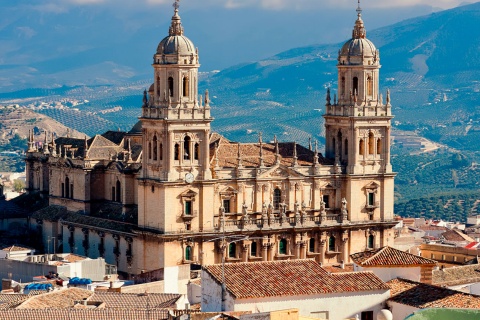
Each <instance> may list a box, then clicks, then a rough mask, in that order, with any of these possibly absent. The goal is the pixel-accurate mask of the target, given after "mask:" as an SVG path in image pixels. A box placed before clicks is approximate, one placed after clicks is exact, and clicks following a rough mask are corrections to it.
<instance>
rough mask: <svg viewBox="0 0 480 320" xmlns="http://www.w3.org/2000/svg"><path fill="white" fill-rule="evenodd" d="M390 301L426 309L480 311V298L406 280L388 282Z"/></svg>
mask: <svg viewBox="0 0 480 320" xmlns="http://www.w3.org/2000/svg"><path fill="white" fill-rule="evenodd" d="M387 285H388V286H389V287H390V289H391V291H390V299H389V301H393V302H397V303H401V304H404V305H408V306H412V307H416V308H420V309H424V308H465V309H480V296H476V295H473V294H468V293H463V292H459V291H455V290H451V289H447V288H442V287H438V286H434V285H428V284H425V283H420V282H415V281H411V280H405V279H393V280H390V281H388V282H387Z"/></svg>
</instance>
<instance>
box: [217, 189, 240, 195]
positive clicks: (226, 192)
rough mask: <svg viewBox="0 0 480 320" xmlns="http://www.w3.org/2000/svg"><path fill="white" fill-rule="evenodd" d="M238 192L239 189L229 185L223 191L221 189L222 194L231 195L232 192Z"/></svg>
mask: <svg viewBox="0 0 480 320" xmlns="http://www.w3.org/2000/svg"><path fill="white" fill-rule="evenodd" d="M237 192H238V190H236V189H235V188H233V187H227V188H225V189H223V190H222V191H220V194H221V195H231V194H235V193H237Z"/></svg>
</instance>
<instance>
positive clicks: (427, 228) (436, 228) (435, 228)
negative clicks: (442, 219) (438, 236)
mask: <svg viewBox="0 0 480 320" xmlns="http://www.w3.org/2000/svg"><path fill="white" fill-rule="evenodd" d="M418 229H420V230H422V231H447V230H448V228H447V227H439V226H431V225H424V226H419V227H418Z"/></svg>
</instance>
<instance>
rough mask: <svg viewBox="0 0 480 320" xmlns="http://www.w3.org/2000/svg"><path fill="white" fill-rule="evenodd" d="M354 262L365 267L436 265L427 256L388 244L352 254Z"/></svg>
mask: <svg viewBox="0 0 480 320" xmlns="http://www.w3.org/2000/svg"><path fill="white" fill-rule="evenodd" d="M350 257H351V258H352V260H353V262H355V263H356V264H358V265H360V266H364V267H377V266H418V265H435V264H436V263H437V262H436V261H434V260H430V259H427V258H422V257H420V256H417V255H414V254H411V253H408V252H404V251H401V250H397V249H395V248H392V247H389V246H386V247H383V248H379V249H375V250H369V251H364V252H358V253H354V254H351V255H350Z"/></svg>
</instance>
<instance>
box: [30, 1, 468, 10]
mask: <svg viewBox="0 0 480 320" xmlns="http://www.w3.org/2000/svg"><path fill="white" fill-rule="evenodd" d="M32 2H36V3H37V5H39V6H43V7H51V6H52V4H54V5H56V6H60V7H61V6H69V7H70V6H85V5H86V6H89V5H102V4H103V5H114V6H116V7H125V8H130V7H132V6H133V7H138V6H145V7H147V6H152V5H170V4H172V3H173V0H36V1H35V0H34V1H32ZM180 2H181V4H183V5H186V6H188V7H198V6H202V7H206V6H222V7H225V8H229V9H232V10H233V9H238V8H244V7H261V8H263V9H266V10H291V9H292V8H294V9H297V10H308V9H311V8H318V7H325V6H332V7H343V8H347V7H352V6H356V5H357V4H356V2H357V1H355V0H320V1H319V0H201V1H199V0H190V1H188V0H181V1H180ZM464 2H465V1H464V0H387V1H386V0H368V1H362V3H361V6H362V8H369V7H376V8H391V7H405V6H412V5H430V6H432V7H438V8H442V9H448V8H453V7H456V6H458V5H459V4H462V3H464Z"/></svg>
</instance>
